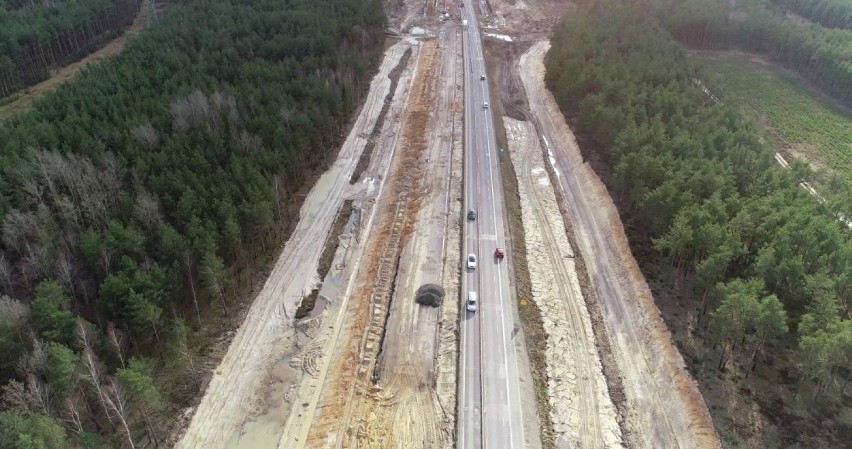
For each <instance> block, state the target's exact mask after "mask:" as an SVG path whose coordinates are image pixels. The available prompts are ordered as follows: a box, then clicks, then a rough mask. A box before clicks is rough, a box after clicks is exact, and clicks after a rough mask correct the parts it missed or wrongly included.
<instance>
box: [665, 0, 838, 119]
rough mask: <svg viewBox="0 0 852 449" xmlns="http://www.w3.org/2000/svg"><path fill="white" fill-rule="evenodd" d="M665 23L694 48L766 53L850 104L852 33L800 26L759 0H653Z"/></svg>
mask: <svg viewBox="0 0 852 449" xmlns="http://www.w3.org/2000/svg"><path fill="white" fill-rule="evenodd" d="M650 3H651V4H652V5H654V9H655V10H656V11H657V15H658V16H659V18H660V21H661V23H662V25H663V26H664V27H665V28H666V29H667V30H669V31H670V32H671V33H672V34H673V35H674V37H675V38H676V39H678V40H679V41H681V42H682V43H684V44H686V45H688V46H690V47H696V48H720V49H729V48H738V49H742V50H745V51H750V52H755V53H759V54H763V55H766V56H767V57H769V58H771V59H773V60H774V61H777V62H778V63H780V64H781V65H783V66H785V67H787V68H789V69H791V70H793V71H795V72H797V73H798V74H800V75H801V76H802V77H804V78H805V79H808V80H810V81H811V82H813V83H814V84H815V85H817V86H818V87H820V88H821V89H822V90H824V91H825V92H826V93H827V94H829V95H831V96H832V97H834V98H836V99H837V100H838V101H840V102H844V103H846V104H847V105H852V30H849V29H841V28H826V27H823V26H820V25H819V24H812V23H797V22H796V21H794V20H791V19H790V18H788V17H785V16H783V15H780V14H777V13H773V12H772V11H771V10H768V9H766V8H765V5H763V4H761V3H760V2H758V1H755V0H741V1H738V2H727V1H720V0H711V1H704V0H652V1H651V2H650Z"/></svg>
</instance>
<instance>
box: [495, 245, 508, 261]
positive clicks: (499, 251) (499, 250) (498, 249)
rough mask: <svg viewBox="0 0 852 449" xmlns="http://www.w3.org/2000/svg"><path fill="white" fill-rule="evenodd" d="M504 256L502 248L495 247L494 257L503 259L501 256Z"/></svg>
mask: <svg viewBox="0 0 852 449" xmlns="http://www.w3.org/2000/svg"><path fill="white" fill-rule="evenodd" d="M505 256H506V253H505V252H503V248H497V249H495V250H494V257H496V258H498V259H500V260H503V257H505Z"/></svg>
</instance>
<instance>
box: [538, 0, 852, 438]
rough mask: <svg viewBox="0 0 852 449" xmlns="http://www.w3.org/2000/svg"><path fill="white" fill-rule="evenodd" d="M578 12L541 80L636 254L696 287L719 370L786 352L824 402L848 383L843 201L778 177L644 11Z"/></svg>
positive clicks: (797, 178)
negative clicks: (592, 163) (594, 162)
mask: <svg viewBox="0 0 852 449" xmlns="http://www.w3.org/2000/svg"><path fill="white" fill-rule="evenodd" d="M586 8H587V9H588V11H587V12H585V13H580V14H574V15H571V16H568V17H566V18H564V19H563V20H562V21H561V22H560V24H559V25H558V26H557V27H556V29H555V32H554V36H553V38H552V48H551V50H550V51H549V53H548V55H547V59H546V65H547V75H546V81H547V84H548V87H549V88H550V89H551V90H552V91H553V92H554V95H555V97H556V99H557V101H558V103H559V106H560V108H561V109H562V111H563V113H564V114H565V115H566V116H567V117H568V118H569V121H570V122H571V123H572V125H573V127H574V129H575V131H576V132H577V134H578V137H579V138H580V139H581V141H582V142H583V144H584V146H586V147H587V148H592V149H593V150H592V151H593V152H594V153H595V154H596V155H598V156H599V157H600V158H601V160H602V161H603V162H602V163H603V164H604V165H605V166H606V167H607V169H608V172H609V176H608V178H607V184H608V187H609V189H610V191H611V193H612V194H613V197H614V199H615V200H616V202H617V204H618V205H619V209H620V211H621V213H622V217H623V218H624V219H625V224H626V226H625V227H626V229H627V230H628V234H629V236H630V241H631V244H632V245H633V246H634V249H635V250H636V252H637V253H639V254H650V256H648V257H651V258H652V260H658V261H662V263H664V264H666V263H667V264H669V265H670V266H671V270H672V272H674V273H677V276H676V277H675V279H685V282H686V283H687V285H690V286H692V297H691V301H692V306H693V307H692V309H693V312H692V313H693V315H694V318H695V322H697V323H698V325H697V329H696V330H695V332H696V333H697V336H698V337H699V338H698V340H699V341H701V340H703V341H704V342H705V344H706V345H707V348H708V349H709V348H711V347H712V349H713V350H715V354H716V355H717V356H718V359H717V360H715V361H713V362H711V363H715V364H716V366H717V368H718V369H719V370H726V369H728V367H729V364H730V363H731V362H732V361H734V362H735V363H736V364H737V366H738V368H739V369H740V370H741V372H744V373H745V375H746V376H747V375H748V373H750V372H751V371H753V370H754V369H755V368H756V366H757V365H758V364H760V363H762V361H764V360H766V358H767V356H769V355H774V354H788V355H790V357H784V358H780V359H779V358H775V360H776V363H778V360H782V361H795V362H790V363H791V364H792V366H787V367H786V368H789V369H790V370H791V372H793V373H796V375H797V376H798V378H799V385H798V386H796V391H798V390H799V389H801V388H802V387H803V386H805V385H807V386H808V388H807V391H809V392H811V393H809V397H808V399H809V400H810V401H811V402H809V404H815V403H818V402H821V401H827V402H831V401H830V400H828V397H830V396H833V395H835V394H836V393H838V392H841V393H842V392H843V391H845V390H846V389H847V383H848V381H849V379H850V374H852V321H850V306H852V303H850V299H852V241H850V234H849V230H848V229H847V228H846V224H845V222H844V220H841V219H838V215H837V213H836V209H835V206H836V204H837V203H835V202H833V201H827V202H820V201H818V200H817V199H816V198H815V197H814V196H813V195H811V194H810V193H809V192H808V191H807V190H805V189H803V188H801V187H800V185H799V183H800V182H801V181H803V180H809V179H810V178H809V176H810V173H809V170H808V169H807V167H806V166H804V165H803V164H800V163H799V164H794V166H793V169H792V170H787V169H782V168H780V167H778V166H777V164H776V163H775V161H774V159H773V152H772V151H771V149H770V148H768V147H767V145H766V144H765V143H763V141H762V139H761V137H760V135H759V133H758V131H757V129H756V128H755V127H754V125H753V124H751V123H750V122H748V121H746V120H745V119H744V118H743V116H742V115H741V114H740V113H739V112H738V111H737V110H736V109H735V108H734V107H732V106H729V105H725V104H723V103H717V102H716V100H715V98H713V97H712V96H711V94H710V93H709V92H708V91H706V90H705V88H704V86H703V84H701V82H700V80H701V79H702V75H701V73H699V71H698V69H697V67H696V65H694V64H693V63H691V62H690V61H689V60H688V59H687V56H686V54H685V52H684V51H683V49H682V48H681V47H680V46H679V45H678V44H677V43H675V42H674V41H673V40H672V39H671V38H670V36H669V34H668V33H667V32H666V31H665V30H664V29H663V28H662V27H661V26H660V24H659V22H658V21H657V20H656V18H655V17H653V16H652V14H651V13H649V12H648V11H649V9H648V8H647V5H641V4H640V5H635V4H634V5H632V6H631V5H624V4H618V2H607V1H602V2H598V4H597V5H594V6H588V5H587V6H586ZM643 8H644V9H643ZM844 201H845V202H846V204H847V207H848V203H849V197H846V199H845V200H844ZM702 363H703V362H702ZM788 436H789V437H790V438H791V439H795V438H798V436H797V435H788ZM788 442H789V441H788Z"/></svg>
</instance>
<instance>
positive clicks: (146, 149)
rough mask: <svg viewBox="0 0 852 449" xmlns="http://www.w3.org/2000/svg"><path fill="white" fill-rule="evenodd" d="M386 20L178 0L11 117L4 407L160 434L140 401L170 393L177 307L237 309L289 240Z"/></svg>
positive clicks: (354, 3)
mask: <svg viewBox="0 0 852 449" xmlns="http://www.w3.org/2000/svg"><path fill="white" fill-rule="evenodd" d="M384 23H385V18H384V15H383V10H382V7H381V2H380V1H378V0H291V1H288V2H285V3H282V2H279V1H274V0H224V1H223V0H190V1H187V2H181V3H180V4H178V5H176V6H174V7H173V8H171V9H169V11H168V13H167V14H166V15H165V16H164V17H163V18H162V19H160V20H159V21H158V22H157V23H156V24H154V25H153V26H152V27H151V28H150V29H149V30H147V31H146V32H145V33H144V34H142V35H141V36H140V37H139V38H136V39H134V40H133V41H131V42H130V43H129V45H128V46H127V48H126V49H125V50H124V52H123V53H122V54H121V55H119V56H117V57H115V58H113V59H110V60H107V61H105V62H103V63H100V64H98V65H96V66H93V67H90V68H87V69H86V70H84V71H83V73H82V74H81V75H80V76H79V77H78V78H77V79H76V80H75V81H74V82H72V83H69V84H66V85H64V86H63V87H61V88H60V89H58V90H57V91H55V92H54V93H52V94H49V95H48V96H47V97H45V98H44V99H43V100H41V101H39V102H37V103H36V104H35V106H34V109H33V110H32V111H31V112H28V113H26V114H23V115H19V116H14V117H12V118H10V119H7V120H5V121H3V122H0V231H2V241H0V292H2V295H0V349H8V352H5V353H6V354H8V355H9V357H3V358H2V360H0V381H2V383H5V384H6V386H5V387H4V390H3V396H2V398H3V399H4V407H5V408H6V409H7V410H9V412H10V413H15V414H17V415H14V416H11V415H10V416H7V415H3V416H2V417H0V419H2V420H5V421H4V422H10V423H15V426H17V427H16V428H21V429H36V430H38V431H39V432H42V433H44V435H40V436H36V437H32V436H31V435H29V434H26V436H27V438H30V437H32V438H40V439H41V440H43V441H61V438H59V436H57V435H55V429H56V427H55V426H53V425H52V424H50V422H48V421H49V420H54V421H55V422H58V423H61V424H62V426H63V427H64V429H65V431H67V433H68V435H69V436H73V437H74V438H77V439H78V440H80V441H83V440H86V441H89V439H92V438H94V439H97V438H96V436H93V433H92V432H95V431H97V430H98V429H100V430H101V433H103V434H106V435H107V437H108V438H113V439H112V440H110V441H112V442H113V443H116V442H119V441H120V440H121V439H127V438H132V437H133V435H137V436H138V434H139V433H140V432H144V433H145V435H147V438H151V439H154V440H155V441H156V438H157V437H158V436H160V437H161V436H162V435H161V433H162V432H161V430H159V429H158V426H156V425H152V424H155V423H152V421H151V420H150V419H142V418H141V417H142V416H145V417H149V416H150V415H151V412H152V411H155V410H163V409H164V408H165V402H163V398H161V396H160V395H159V393H158V392H157V385H158V384H159V383H158V382H157V381H156V379H154V381H152V380H151V379H152V376H156V375H155V371H156V370H155V369H153V368H155V366H156V365H157V364H155V363H152V362H151V360H150V359H148V358H147V357H148V356H156V357H157V358H158V359H159V360H160V361H161V362H162V361H163V360H164V358H165V357H169V354H172V355H174V354H182V353H183V352H182V351H183V349H181V348H184V347H185V339H186V333H187V328H186V326H185V324H184V322H185V321H186V322H193V321H195V319H196V315H197V314H198V311H199V309H204V308H206V307H208V305H209V304H222V305H223V306H225V307H227V300H226V291H225V288H226V287H227V284H226V281H227V279H228V273H235V272H238V271H239V269H240V268H241V265H242V264H244V263H245V262H246V261H247V260H249V259H251V258H253V257H254V255H255V254H256V253H257V252H258V251H261V250H262V248H264V247H267V246H270V247H271V246H272V245H274V244H276V242H278V241H279V240H280V238H281V237H280V235H281V233H282V230H286V228H287V226H288V225H289V222H288V216H289V214H288V211H287V207H286V206H287V204H288V202H289V200H291V199H292V196H293V195H294V194H295V192H296V191H297V190H298V189H299V188H300V187H301V186H302V185H303V183H304V182H305V181H306V177H305V176H306V173H307V172H309V171H310V170H312V169H315V168H318V167H319V166H320V165H321V164H322V163H323V162H324V161H325V158H326V157H327V156H328V155H330V154H332V153H333V152H334V150H335V148H336V146H337V145H338V144H339V142H340V141H341V139H342V132H343V130H344V126H345V123H346V122H347V120H348V119H349V117H350V116H351V114H352V113H353V111H354V110H355V108H356V107H357V105H358V104H359V101H360V100H361V98H362V97H363V95H364V94H365V93H366V91H367V88H368V86H369V82H370V76H371V73H372V71H373V68H374V67H375V65H376V64H377V62H378V60H379V58H380V56H381V53H382V51H383V42H384V38H383V28H384ZM276 239H278V240H276ZM214 301H215V302H214ZM217 307H218V306H217ZM184 315H186V316H184ZM110 348H111V349H110ZM174 357H177V356H174ZM86 373H87V374H86ZM187 375H189V374H187ZM86 379H88V380H86ZM47 390H50V391H51V392H52V393H51V394H50V396H49V398H48V397H43V396H40V392H44V391H47ZM121 398H124V399H126V400H127V401H128V403H129V404H130V405H129V408H128V409H126V410H124V411H125V412H126V415H127V416H125V417H124V418H126V421H127V422H126V424H127V426H124V421H122V420H120V419H117V418H116V417H117V416H119V417H120V413H119V411H117V410H116V409H115V407H114V406H112V405H111V404H113V405H115V404H118V401H119V399H121ZM134 398H135V399H134ZM169 399H170V398H165V400H166V401H168V400H169ZM110 401H112V402H110ZM69 414H70V415H71V416H73V417H74V419H73V420H69V419H68V416H69ZM154 415H155V416H160V415H162V414H154ZM34 416H39V417H44V418H38V419H36V418H32V417H34ZM27 431H29V430H27ZM22 432H24V431H23V430H22ZM113 432H115V435H117V436H112V437H110V434H112V433H113ZM21 435H24V433H21ZM0 438H4V437H3V436H2V435H0ZM47 447H52V446H51V445H50V444H47Z"/></svg>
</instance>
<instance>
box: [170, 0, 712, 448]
mask: <svg viewBox="0 0 852 449" xmlns="http://www.w3.org/2000/svg"><path fill="white" fill-rule="evenodd" d="M571 8H572V7H571V4H570V3H567V2H561V1H556V0H516V1H509V0H477V1H473V2H471V1H470V0H468V1H467V2H464V3H461V6H460V3H459V2H457V1H453V2H444V1H442V0H390V1H387V2H386V10H387V15H388V17H389V21H390V23H389V30H388V35H389V37H388V45H387V49H386V51H385V54H384V58H383V60H382V63H381V66H380V67H379V68H378V70H377V72H376V74H375V76H374V78H373V81H372V84H371V88H370V91H369V94H368V96H367V98H366V101H365V102H364V104H363V106H362V108H361V109H360V111H359V113H358V115H357V117H355V118H354V119H353V125H352V128H351V131H350V132H349V135H348V137H347V138H346V140H345V143H344V144H343V146H342V147H341V148H340V150H339V152H338V154H337V158H336V160H335V161H334V162H333V164H332V165H331V167H330V168H329V169H328V170H327V171H326V172H325V173H324V174H323V175H322V176H321V177H320V178H319V179H318V181H317V182H316V184H315V185H314V187H313V189H312V190H311V191H310V193H309V194H308V196H307V198H306V199H305V201H304V204H303V206H302V209H301V213H300V220H299V224H298V226H297V227H296V229H295V230H294V232H293V234H292V236H291V238H290V239H289V240H288V241H287V243H286V245H285V246H284V247H283V249H282V251H281V254H280V255H279V256H278V259H277V262H276V264H275V266H274V268H272V270H271V272H270V275H269V278H268V280H267V281H266V283H265V285H264V287H263V289H262V291H261V292H260V293H259V294H258V296H257V298H256V299H255V300H254V302H253V304H252V306H251V309H250V310H249V312H248V315H247V317H246V319H245V321H244V322H243V323H242V325H241V326H240V327H239V329H238V331H237V333H236V335H235V337H234V339H233V342H232V343H231V346H230V347H229V349H228V351H227V354H226V355H225V357H224V358H223V359H222V361H221V363H220V364H219V366H218V367H217V369H216V370H215V372H214V373H213V376H212V379H211V380H210V383H209V385H208V387H207V389H206V392H205V394H204V396H203V398H202V400H201V402H200V403H199V404H198V406H197V407H195V408H194V409H193V410H191V416H192V417H191V419H189V420H188V425H187V426H186V428H185V429H183V433H182V435H180V436H179V437H177V438H176V439H177V440H178V443H177V447H180V448H225V447H227V448H350V447H359V448H376V449H378V448H452V447H456V446H459V445H463V446H467V444H466V443H463V442H462V440H463V439H462V438H461V437H460V436H459V434H460V432H462V433H470V432H481V433H484V432H485V430H483V429H482V428H481V427H477V426H478V425H477V424H469V423H468V420H467V419H466V418H463V416H462V415H464V416H468V415H470V416H472V417H473V418H472V419H474V420H477V419H479V416H480V415H481V414H483V413H498V414H499V413H501V412H499V411H497V412H495V411H494V410H480V409H479V408H478V406H472V405H469V404H467V403H466V402H465V401H466V399H465V396H464V395H463V394H461V393H460V388H462V387H461V386H460V379H463V378H464V376H465V375H466V374H465V372H466V371H465V369H463V368H462V367H461V366H460V365H461V364H462V363H463V360H464V358H465V354H464V352H465V351H466V349H465V348H466V346H465V343H464V342H462V341H461V339H462V336H464V338H476V339H477V341H478V345H479V346H480V347H482V348H483V349H482V351H483V352H484V351H486V349H485V348H486V347H487V346H488V345H491V344H493V343H494V342H493V341H491V340H490V339H487V338H483V339H481V340H479V338H478V336H477V335H475V334H473V333H471V330H470V329H473V328H467V327H466V326H469V325H470V321H469V320H470V319H471V317H472V316H473V314H471V313H470V312H468V311H466V310H465V301H466V299H467V292H466V291H464V288H463V287H462V285H463V283H462V280H463V276H464V275H465V271H464V267H463V265H464V260H465V251H464V248H465V247H464V239H465V238H466V237H465V236H466V234H465V232H466V231H465V229H466V228H465V226H470V223H468V218H467V216H466V214H467V209H468V207H467V206H466V204H465V200H464V198H465V189H466V185H467V184H466V179H465V178H466V176H469V175H466V173H467V171H466V170H467V169H469V168H470V167H467V166H466V164H470V162H469V159H468V158H467V157H466V153H465V133H464V128H465V120H466V117H467V115H466V109H468V111H467V113H470V112H471V111H470V110H469V109H470V108H476V111H477V113H479V114H490V116H489V120H490V118H491V117H493V120H494V123H495V124H494V133H495V134H496V142H497V146H498V147H499V148H494V149H493V150H494V152H495V153H494V154H495V155H497V156H496V157H497V158H499V160H498V159H495V158H491V159H488V161H489V163H493V164H495V167H496V166H498V165H499V173H495V174H494V182H499V184H498V185H497V188H498V189H500V190H501V191H502V195H503V196H505V198H506V205H505V207H502V208H501V210H502V213H495V216H496V217H497V218H498V219H505V221H506V222H507V223H508V229H507V233H506V237H505V240H506V243H505V245H506V246H505V251H506V256H505V260H503V261H502V262H501V261H497V260H495V261H491V260H490V258H489V257H488V256H490V254H491V252H493V251H494V249H493V247H487V253H486V250H482V251H481V253H482V254H481V255H480V264H485V263H494V264H495V267H497V268H499V269H505V270H507V272H508V274H509V283H510V285H509V286H508V287H507V288H508V290H507V295H508V297H510V298H511V304H512V307H510V309H509V310H507V311H506V314H507V317H506V321H505V322H506V323H508V324H507V325H506V326H505V327H506V332H507V335H508V338H509V339H510V340H511V341H508V342H507V343H506V347H507V348H508V350H509V351H514V356H515V357H514V358H512V359H511V360H516V362H512V364H513V367H512V369H513V370H514V372H517V378H518V379H519V380H518V381H517V383H518V384H519V385H513V386H512V388H517V389H518V391H519V394H520V403H518V404H514V405H513V406H512V407H513V408H515V409H516V410H514V411H519V412H520V413H519V415H521V416H523V423H522V427H523V428H524V429H525V431H523V432H524V443H523V446H524V447H544V448H574V447H582V448H604V447H606V448H622V447H625V448H660V447H666V448H716V447H721V446H720V442H719V438H718V436H717V434H716V432H715V430H714V427H713V423H712V421H711V418H710V414H709V412H708V410H707V407H706V405H705V403H704V400H703V398H702V397H701V394H700V393H699V391H698V387H697V386H696V384H695V382H694V381H693V379H692V378H691V377H690V375H689V373H688V372H687V371H686V368H685V364H684V361H683V359H682V358H681V356H680V354H679V353H678V351H677V349H676V348H675V346H674V345H673V343H672V340H671V335H670V333H669V331H668V329H667V328H666V326H665V323H664V322H663V320H662V318H661V316H660V313H659V311H658V310H657V307H656V306H655V304H654V299H653V297H652V295H651V293H650V290H649V288H648V286H647V284H646V282H645V279H644V277H643V276H642V273H641V272H640V271H639V268H638V266H637V264H636V261H635V259H634V257H633V255H632V254H631V252H630V248H629V246H628V243H627V239H626V237H625V234H624V230H623V228H622V224H621V221H620V218H619V215H618V212H617V211H616V208H615V205H614V204H613V202H612V200H611V199H610V197H609V194H608V193H607V190H606V188H605V187H604V186H603V184H602V183H601V181H600V180H599V178H598V177H597V175H596V174H595V172H594V171H593V170H592V169H591V168H590V167H589V165H588V164H587V163H585V162H584V161H583V159H582V156H581V155H580V152H579V149H578V148H577V144H576V141H575V139H574V136H573V134H572V132H571V129H570V128H569V126H568V124H567V123H566V122H565V119H564V118H563V116H562V114H561V112H560V111H559V108H558V106H557V105H556V102H555V100H554V99H553V96H552V95H551V94H550V92H549V91H547V89H546V87H545V85H544V79H543V77H544V63H543V60H544V57H545V53H546V51H547V49H548V47H549V43H548V41H547V38H548V35H549V31H550V29H551V27H552V26H553V25H554V23H555V22H556V20H557V19H558V18H559V17H560V16H561V15H562V14H565V13H570V12H571ZM467 14H475V15H476V17H477V18H478V22H479V24H480V26H481V30H476V29H471V30H467V29H466V28H467V19H465V18H464V17H471V16H466V15H467ZM473 25H474V23H472V24H471V28H473ZM480 31H481V34H482V36H483V41H484V61H483V62H484V63H485V64H486V66H487V76H486V73H482V74H480V73H476V71H473V72H472V73H466V70H467V71H468V72H471V70H470V69H466V67H467V66H466V65H465V61H464V58H465V50H464V48H466V47H465V46H464V45H463V36H464V33H467V32H474V33H475V32H480ZM472 80H475V81H472ZM470 83H476V86H477V87H479V86H482V85H484V86H485V87H486V88H487V87H489V86H490V88H491V89H492V90H491V92H492V97H491V104H492V107H491V108H489V107H488V103H487V102H486V103H485V104H484V105H480V104H474V105H469V104H465V98H466V97H465V92H466V89H468V88H469V87H471V86H469V84H470ZM480 83H482V84H480ZM467 181H469V180H467ZM480 214H481V215H483V214H482V211H480ZM498 241H499V240H498ZM324 254H327V255H328V257H323V255H324ZM326 259H327V260H326ZM486 259H489V260H487V261H486ZM500 264H502V265H500ZM308 299H309V300H310V304H311V306H312V307H306V306H305V305H304V304H303V303H304V302H305V301H306V300H308ZM489 300H490V299H489V298H486V297H484V296H483V297H482V298H481V299H480V302H481V307H488V303H487V302H488V301H489ZM487 311H488V310H487V309H486V310H483V311H482V313H486V312H487ZM476 313H477V314H479V313H480V312H479V311H477V312H476ZM483 316H486V317H487V315H483ZM485 319H486V318H483V320H485ZM501 326H502V324H501ZM465 329H468V330H465ZM483 357H484V356H483ZM483 360H485V359H483ZM507 360H508V359H507ZM480 369H481V370H486V369H490V365H488V366H486V364H483V365H482V366H481V368H480ZM468 371H469V369H468ZM471 375H473V376H477V375H478V373H475V372H473V373H472V374H471ZM506 382H507V383H509V381H508V380H507V381H506ZM492 385H493V384H492ZM483 388H484V387H483ZM489 388H491V387H490V386H489ZM482 394H483V396H484V394H485V393H482ZM485 403H486V402H483V404H485ZM484 407H485V406H483V408H484ZM509 425H513V424H511V423H510V424H509ZM519 432H521V430H519ZM483 441H490V443H485V442H481V443H475V444H473V445H476V446H480V445H481V446H482V447H484V446H488V447H520V446H518V445H516V444H511V443H506V445H504V444H503V443H501V442H499V441H494V438H492V439H490V440H489V439H487V438H485V437H483ZM460 442H461V443H460Z"/></svg>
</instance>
